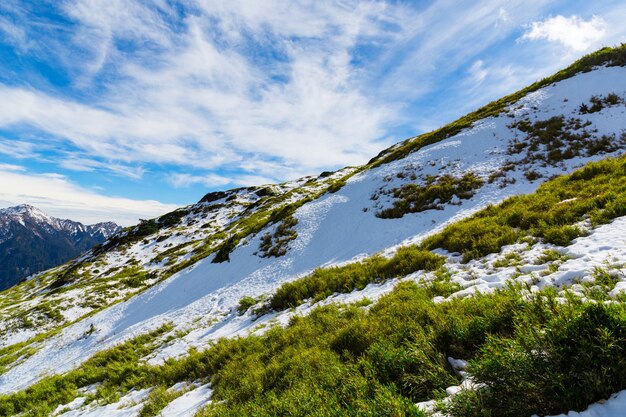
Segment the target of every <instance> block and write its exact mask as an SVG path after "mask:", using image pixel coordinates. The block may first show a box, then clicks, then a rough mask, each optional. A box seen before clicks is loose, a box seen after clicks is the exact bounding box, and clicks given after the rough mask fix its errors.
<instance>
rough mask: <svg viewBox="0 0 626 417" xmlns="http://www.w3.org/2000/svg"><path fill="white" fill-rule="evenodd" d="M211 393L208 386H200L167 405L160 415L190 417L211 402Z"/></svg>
mask: <svg viewBox="0 0 626 417" xmlns="http://www.w3.org/2000/svg"><path fill="white" fill-rule="evenodd" d="M211 393H212V391H211V388H210V387H209V384H205V385H201V386H199V387H198V388H196V389H194V390H192V391H188V392H186V393H184V394H183V395H181V396H180V397H178V398H176V399H175V400H174V401H172V402H171V403H169V405H168V406H167V407H165V408H164V409H163V410H162V411H161V414H160V415H161V416H162V417H188V416H189V417H191V416H193V415H194V414H195V413H196V412H197V411H198V410H199V409H200V408H201V407H202V406H204V405H206V404H207V403H208V402H209V401H210V400H211Z"/></svg>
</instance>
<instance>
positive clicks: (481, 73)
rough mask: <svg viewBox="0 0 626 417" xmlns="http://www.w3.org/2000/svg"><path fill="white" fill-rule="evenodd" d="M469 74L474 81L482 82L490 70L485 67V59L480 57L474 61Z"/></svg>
mask: <svg viewBox="0 0 626 417" xmlns="http://www.w3.org/2000/svg"><path fill="white" fill-rule="evenodd" d="M469 74H470V77H471V79H472V81H473V82H474V83H476V84H480V83H482V82H483V81H484V79H485V78H487V75H489V71H488V70H487V69H486V68H485V63H484V62H483V60H482V59H479V60H478V61H474V63H473V64H472V66H471V67H470V68H469Z"/></svg>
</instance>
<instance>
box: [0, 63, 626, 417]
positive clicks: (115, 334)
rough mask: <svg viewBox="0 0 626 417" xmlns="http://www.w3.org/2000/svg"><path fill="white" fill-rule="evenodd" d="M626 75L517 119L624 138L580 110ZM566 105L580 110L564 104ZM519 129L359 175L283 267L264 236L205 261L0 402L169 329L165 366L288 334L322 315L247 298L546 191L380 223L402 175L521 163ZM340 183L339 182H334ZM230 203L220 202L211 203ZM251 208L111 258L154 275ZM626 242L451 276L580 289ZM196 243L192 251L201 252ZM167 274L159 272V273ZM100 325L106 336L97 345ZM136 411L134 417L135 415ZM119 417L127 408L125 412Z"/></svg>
mask: <svg viewBox="0 0 626 417" xmlns="http://www.w3.org/2000/svg"><path fill="white" fill-rule="evenodd" d="M625 74H626V69H625V68H621V67H612V68H600V69H597V70H596V71H592V72H588V73H585V74H580V75H578V76H576V77H574V78H572V79H569V80H565V81H562V82H560V83H557V84H556V85H553V86H549V87H546V88H544V89H541V90H540V91H537V92H535V93H532V94H529V95H528V96H527V97H525V98H524V99H522V100H521V101H520V102H519V103H516V104H514V105H512V106H511V108H512V109H515V110H514V111H513V112H514V113H515V115H516V118H521V117H529V118H531V120H545V119H547V118H550V117H552V116H554V115H560V114H566V115H569V116H572V117H580V118H583V119H587V120H590V121H591V122H592V123H593V124H594V127H595V128H597V129H598V131H599V133H598V134H603V133H607V134H608V133H618V134H619V133H621V131H622V129H623V120H624V116H623V113H624V107H623V106H621V107H611V108H605V109H603V110H602V111H600V112H598V113H594V114H590V115H584V116H583V115H579V114H578V112H577V111H578V106H579V105H580V103H582V102H587V101H588V100H589V98H590V96H591V95H592V94H594V95H606V94H608V93H611V92H617V93H618V94H621V95H622V96H623V95H626V76H625ZM581 86H582V87H581ZM565 98H567V99H568V100H567V101H564V99H565ZM535 107H536V108H537V110H535V109H534V108H535ZM514 120H517V119H512V118H510V117H506V116H501V117H492V118H489V119H486V120H483V121H480V122H478V123H476V124H474V126H472V128H471V129H467V130H465V131H463V132H461V133H460V134H458V135H456V136H454V137H451V138H448V139H446V140H444V141H442V142H440V143H437V144H434V145H431V146H427V147H425V148H423V149H422V150H420V151H418V152H414V153H412V154H410V155H408V156H407V157H406V158H404V159H402V160H399V161H394V162H391V163H389V164H385V165H382V166H380V167H378V168H375V169H372V170H367V171H364V172H361V173H359V174H356V175H355V176H353V177H352V178H350V179H349V180H348V182H347V184H346V185H345V186H344V187H343V188H342V189H341V190H339V191H338V192H336V193H329V194H325V195H323V196H321V197H320V198H318V199H316V200H314V201H312V202H309V203H306V204H304V205H303V206H302V207H300V208H299V209H298V210H296V212H295V214H294V217H296V219H297V220H298V224H297V225H296V227H295V229H296V231H297V233H298V238H297V239H296V240H294V241H292V242H291V243H290V249H289V251H288V252H287V254H286V255H285V256H283V257H280V258H260V257H258V256H256V255H255V254H254V253H255V252H256V251H257V250H258V247H259V243H260V236H261V235H262V234H263V232H262V233H259V234H258V235H257V236H250V237H248V238H247V239H246V242H245V243H244V244H241V245H240V246H239V247H237V248H236V250H234V251H233V253H232V254H231V256H230V258H231V260H230V262H225V263H220V264H214V263H212V262H211V260H212V257H209V258H207V259H204V260H201V261H199V262H197V263H196V264H194V265H192V266H191V267H189V268H186V269H184V270H182V271H180V272H178V273H176V274H174V275H172V276H171V277H169V278H168V279H166V280H164V281H162V282H160V283H159V284H156V285H155V286H154V287H152V288H150V289H148V290H146V291H144V292H143V293H141V294H138V295H136V296H134V297H132V298H130V299H128V300H126V301H124V302H121V303H119V304H116V305H113V306H111V307H109V308H107V309H104V310H102V311H100V312H97V313H96V314H94V315H93V316H91V317H89V318H87V319H83V320H81V321H79V322H77V323H74V324H72V325H70V326H68V327H66V328H64V329H63V330H62V331H61V332H60V334H58V335H55V336H53V337H51V338H50V339H49V340H47V341H46V343H45V345H43V346H42V347H41V349H40V350H39V351H37V352H36V353H35V354H34V355H32V356H31V357H29V358H27V359H26V360H25V361H24V362H23V363H21V364H19V365H18V366H15V367H13V368H12V369H10V370H8V371H7V372H6V373H5V374H3V375H1V376H0V393H8V392H13V391H16V390H20V389H23V388H26V387H27V386H29V385H31V384H32V383H34V382H36V381H37V380H38V379H40V378H41V377H42V376H44V375H48V374H50V373H55V372H65V371H68V370H70V369H72V368H74V367H76V366H78V365H79V364H80V363H82V362H83V361H85V360H87V359H88V358H89V357H91V356H92V355H93V354H94V353H96V352H98V351H100V350H103V349H107V348H110V347H112V346H114V345H116V344H118V343H121V342H122V341H124V340H128V339H130V338H133V337H135V336H137V335H139V334H143V333H145V332H148V331H150V330H153V329H156V328H158V327H160V326H161V325H162V324H163V323H172V324H174V326H175V330H174V331H176V330H181V331H184V332H185V333H186V335H185V336H183V337H181V338H178V339H177V340H175V341H173V342H172V343H169V344H167V345H165V346H163V347H162V348H161V349H158V350H157V351H156V352H154V353H153V354H152V355H151V356H150V357H149V362H150V363H160V362H161V361H163V360H165V359H167V358H169V357H175V356H180V355H184V354H185V353H186V352H187V350H188V349H189V347H192V346H195V347H206V346H207V345H209V344H210V343H211V342H212V341H214V340H216V339H217V338H220V337H233V336H236V335H241V334H246V333H249V332H253V331H256V332H262V331H263V329H264V328H267V327H268V326H271V325H274V324H284V323H286V322H287V321H288V318H289V317H290V316H291V315H293V314H307V312H308V311H310V309H311V308H314V305H312V304H305V305H303V306H300V307H298V308H297V309H295V311H292V312H281V313H274V314H270V315H266V316H264V317H261V318H259V319H258V320H253V318H252V316H251V315H249V314H244V315H242V316H239V315H238V314H237V313H236V311H235V310H236V306H237V304H238V302H239V300H240V299H241V298H242V297H243V296H246V295H250V296H259V295H262V294H269V293H271V292H273V291H274V290H275V289H276V288H277V287H278V286H280V285H281V284H282V283H284V282H286V281H289V280H293V279H296V278H297V277H300V276H303V275H305V274H307V273H309V272H310V271H311V270H313V269H314V268H316V267H320V266H327V265H336V264H341V263H345V262H348V261H351V260H355V259H360V258H362V257H364V256H369V255H371V254H374V253H377V252H383V253H386V254H389V253H392V252H393V250H394V249H395V248H397V247H398V246H399V245H405V244H409V243H414V242H419V241H420V240H421V239H423V238H424V237H426V236H428V235H429V234H431V233H434V232H436V231H438V230H440V229H442V228H443V227H445V225H447V224H449V223H451V222H454V221H456V220H459V219H461V218H464V217H466V216H468V215H470V214H472V213H474V212H476V211H477V210H479V209H481V208H483V207H485V206H486V205H488V204H494V203H498V202H500V201H502V200H503V199H505V198H506V197H508V196H511V195H515V194H520V193H529V192H532V191H534V190H535V189H536V188H537V187H538V186H539V184H540V182H539V181H535V182H530V181H528V180H527V179H526V178H525V177H524V176H523V173H522V172H521V171H519V170H518V171H513V172H510V173H509V174H510V176H511V177H512V178H515V183H513V184H508V185H507V186H506V187H500V186H499V184H497V183H493V184H485V185H484V186H483V187H482V188H481V189H480V190H478V192H477V193H476V195H475V196H474V197H473V198H471V199H469V200H461V201H459V202H458V205H457V204H449V205H446V206H445V207H444V209H443V210H428V211H424V212H421V213H412V214H407V215H405V216H404V217H403V218H400V219H380V218H378V217H376V216H375V212H376V211H377V210H378V209H380V208H384V207H387V206H388V205H389V204H391V202H392V199H391V198H390V197H389V195H388V194H385V193H384V191H389V190H391V189H393V188H395V187H399V186H402V185H403V184H405V183H407V182H411V181H412V180H410V179H409V178H406V177H409V175H407V176H406V177H405V178H400V177H398V176H397V174H398V173H400V172H402V173H408V174H411V173H414V174H416V176H417V177H418V178H423V177H425V176H427V175H440V174H442V173H452V174H459V173H464V172H467V171H473V172H474V173H476V174H477V175H479V176H481V177H483V178H486V177H488V176H489V175H490V174H491V173H493V172H494V171H496V170H498V169H499V168H500V167H501V166H502V164H503V163H505V162H506V161H507V159H509V158H510V156H508V155H507V154H506V152H505V151H506V148H507V145H508V143H509V141H510V140H511V139H513V138H514V137H515V136H516V135H518V134H519V132H518V131H517V130H516V129H511V128H510V127H509V125H510V124H511V123H512V122H513V121H514ZM604 157H606V155H597V156H594V157H589V158H582V157H581V158H575V159H572V160H569V161H565V162H564V166H563V167H561V166H559V167H550V166H547V167H542V166H540V165H537V166H534V167H533V169H535V170H537V171H539V172H541V173H542V174H543V176H544V177H550V176H551V175H554V174H561V173H563V172H566V171H571V170H572V169H573V168H575V167H578V166H581V165H582V164H584V163H586V162H588V161H591V160H598V159H601V158H604ZM340 175H341V174H340V173H338V174H335V175H334V176H333V177H330V178H334V177H340ZM302 183H303V181H300V182H293V183H289V184H287V185H283V188H282V190H283V191H284V192H286V191H287V190H289V189H290V187H291V189H293V188H295V187H296V186H298V185H302ZM373 194H377V195H378V199H377V200H376V201H373V200H372V199H371V196H372V195H373ZM237 198H241V199H242V201H243V200H246V199H251V198H252V197H251V196H250V194H245V193H241V194H240V195H238V197H237ZM292 198H294V199H295V198H301V196H300V197H295V196H294V197H292ZM250 201H252V200H250ZM218 203H220V201H216V202H212V203H211V204H218ZM245 207H246V206H244V205H238V204H234V203H233V204H232V205H229V206H227V207H226V206H225V207H223V208H221V209H219V210H217V211H214V212H211V213H210V214H209V216H211V217H210V218H204V217H202V216H203V215H192V214H190V215H188V216H186V217H185V218H184V219H183V222H184V223H185V224H188V223H190V222H192V221H196V220H197V222H196V223H194V225H193V226H185V227H184V228H181V229H177V232H176V233H173V232H172V233H171V235H170V236H167V237H166V238H165V239H164V240H163V241H162V242H157V241H156V236H153V237H151V238H150V239H149V241H148V242H147V243H143V242H139V243H137V244H135V245H133V246H132V247H131V248H129V249H128V250H127V252H126V253H121V252H114V253H111V254H109V255H107V257H106V258H105V262H106V263H107V268H111V267H115V266H123V265H125V264H126V263H127V261H128V260H129V259H137V260H139V261H140V263H141V264H142V265H144V264H149V263H150V261H151V260H152V259H153V258H154V256H155V254H157V253H160V252H162V251H163V250H166V249H167V248H169V247H173V246H177V245H180V244H185V243H193V244H195V243H194V242H200V241H201V239H202V238H203V236H207V235H208V234H209V232H208V231H205V229H202V225H204V224H206V223H208V222H214V223H215V227H213V228H211V230H212V232H215V230H221V229H223V227H224V226H225V225H226V224H229V223H230V222H232V221H233V219H234V218H236V217H237V216H239V215H241V214H242V213H243V212H244V209H245ZM200 220H202V221H200ZM271 227H276V226H271ZM625 231H626V218H621V219H617V220H615V221H614V222H613V223H612V224H611V225H606V226H601V227H599V228H598V229H596V230H594V231H592V233H591V234H590V235H589V236H586V237H582V238H579V239H577V240H576V242H575V243H574V244H573V245H572V246H570V247H569V248H568V249H567V255H568V256H570V257H571V258H572V259H569V260H567V261H565V262H563V263H562V264H561V265H560V266H559V268H558V270H557V271H556V272H551V273H546V274H545V275H544V276H540V275H541V274H542V273H545V272H546V271H547V269H548V266H547V265H540V266H537V265H534V261H535V260H536V258H537V257H538V256H539V255H540V254H541V253H542V252H543V251H544V250H545V249H548V248H552V247H551V246H549V245H541V244H538V245H535V246H534V247H533V248H530V250H528V251H526V249H527V248H524V250H525V251H526V252H527V253H526V255H525V256H526V258H524V259H522V262H521V265H519V271H521V273H522V276H517V275H519V274H518V273H517V270H516V268H515V267H503V268H496V267H493V265H492V264H493V262H494V261H495V260H496V259H498V257H499V256H502V254H504V253H505V252H507V251H514V250H519V249H521V248H520V247H519V246H515V245H513V246H512V247H508V248H505V249H504V251H503V253H502V254H495V255H493V256H490V257H487V259H486V261H487V263H486V264H482V263H480V262H478V261H473V262H470V263H469V264H467V265H462V264H460V263H459V262H458V257H455V256H454V255H453V254H446V256H448V263H447V267H449V269H450V270H451V272H452V273H453V280H454V282H457V283H459V284H460V285H461V286H462V287H463V289H462V290H461V291H459V292H458V293H456V294H454V295H453V296H456V297H459V296H467V295H471V294H473V293H475V292H489V291H493V290H494V289H496V288H501V287H502V286H503V285H505V284H506V282H507V281H509V280H511V279H518V280H526V282H529V283H531V284H532V285H534V286H535V287H536V288H540V287H542V286H545V285H562V284H565V283H573V282H574V281H575V280H577V279H581V278H584V277H586V276H589V275H590V274H592V273H593V269H594V268H595V267H597V266H598V267H602V266H606V264H607V262H608V263H612V262H613V261H612V260H613V259H618V260H619V259H621V260H624V259H626V241H625V238H624V236H626V233H625ZM196 234H197V236H196ZM193 244H192V245H190V246H189V251H190V250H191V249H192V248H193ZM189 251H188V252H189ZM185 256H187V257H188V256H189V255H183V256H182V257H181V259H185ZM613 263H614V262H613ZM157 265H158V264H156V263H154V264H152V268H156V267H157ZM548 272H549V271H548ZM425 277H426V278H427V276H426V275H424V274H414V275H412V276H409V277H406V278H405V279H412V280H416V281H417V280H420V279H424V278H425ZM396 282H397V281H390V282H387V283H383V284H372V285H369V286H367V287H366V288H365V289H364V290H363V291H359V292H353V293H350V294H338V295H336V296H334V297H331V298H329V299H328V300H324V301H323V302H322V303H329V302H351V301H356V300H358V299H362V298H364V297H367V298H370V299H376V298H378V297H380V296H381V295H383V294H385V293H388V292H389V291H391V290H392V289H393V287H394V285H395V283H396ZM624 290H626V284H623V283H622V282H620V283H618V285H617V286H616V288H615V289H614V291H616V292H618V291H624ZM438 301H442V302H443V301H444V300H438ZM316 305H320V303H318V304H316ZM83 313H84V311H82V310H78V309H69V310H67V311H66V314H68V316H69V317H71V318H78V316H80V315H81V314H83ZM91 324H93V325H94V326H95V328H96V330H97V331H95V332H93V334H91V335H89V336H85V335H86V333H87V330H88V329H89V327H90V326H91ZM8 340H11V341H10V342H7V343H13V342H14V339H10V338H8ZM203 389H205V390H206V391H202V390H201V387H199V388H197V389H195V390H193V391H190V392H188V393H187V394H185V395H183V396H182V397H180V398H185V400H182V399H181V400H180V401H179V402H178V403H177V402H176V401H175V402H173V403H172V404H171V405H172V406H179V407H185V406H187V405H188V404H192V405H193V404H196V402H194V401H196V400H197V401H200V397H202V398H203V399H204V400H206V398H208V397H209V396H210V390H209V388H208V387H205V388H203ZM453 390H454V389H453ZM194 392H195V394H193V393H194ZM196 396H197V397H196ZM176 404H178V405H176ZM190 407H191V405H190ZM198 407H199V406H198ZM131 408H132V407H126V408H122V410H126V411H124V412H127V411H128V410H130V409H131ZM118 409H119V407H118V408H116V410H118ZM190 409H191V408H190ZM94 412H95V411H94ZM111 412H113V411H111ZM120 412H121V411H120ZM105 414H106V413H105ZM68 415H72V416H73V415H90V414H68ZM93 415H96V414H93ZM120 415H131V414H120Z"/></svg>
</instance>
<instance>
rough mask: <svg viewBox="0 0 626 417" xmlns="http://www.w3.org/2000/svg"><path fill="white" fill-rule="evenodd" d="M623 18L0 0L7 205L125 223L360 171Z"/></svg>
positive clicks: (275, 4)
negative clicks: (221, 197) (208, 199)
mask: <svg viewBox="0 0 626 417" xmlns="http://www.w3.org/2000/svg"><path fill="white" fill-rule="evenodd" d="M624 21H626V3H624V2H623V0H614V1H609V0H607V1H603V0H598V1H588V0H586V1H578V0H562V1H545V0H534V1H532V2H529V1H522V0H519V1H518V0H506V1H495V0H484V1H460V0H446V1H444V0H436V1H419V0H417V1H397V0H390V1H378V0H368V1H354V0H337V1H331V0H328V1H324V0H319V1H314V0H311V1H296V0H264V1H257V0H227V1H226V0H224V1H219V0H188V1H176V0H142V1H139V0H54V1H52V0H50V1H46V0H35V1H30V0H29V1H17V0H2V2H0V207H6V206H11V205H16V204H23V203H28V204H33V205H35V206H37V207H39V208H41V209H43V210H44V211H46V212H48V213H49V214H51V215H54V216H57V217H62V218H71V219H74V220H79V221H82V222H85V223H95V222H98V221H105V220H113V221H116V222H118V223H119V224H121V225H131V224H134V223H136V222H137V221H138V219H140V218H152V217H155V216H158V215H160V214H163V213H166V212H168V211H171V210H173V209H175V208H176V207H179V206H182V205H187V204H191V203H194V202H196V201H198V200H199V199H200V198H201V197H202V196H203V195H204V194H205V193H207V192H209V191H214V190H223V189H229V188H234V187H241V186H250V185H261V184H266V183H275V182H283V181H288V180H292V179H296V178H299V177H302V176H306V175H317V174H319V173H320V172H322V171H325V170H334V169H338V168H342V167H344V166H348V165H358V164H362V163H365V162H367V161H368V160H369V159H370V158H372V157H373V156H375V155H376V154H378V153H379V152H380V151H381V150H383V149H385V148H386V147H388V146H390V145H392V144H394V143H396V142H398V141H400V140H403V139H405V138H408V137H411V136H415V135H417V134H420V133H424V132H427V131H429V130H432V129H435V128H437V127H439V126H441V125H443V124H445V123H447V122H450V121H453V120H455V119H456V118H458V117H460V116H463V115H464V114H466V113H468V112H469V111H472V110H474V109H476V108H478V107H480V106H481V105H484V104H486V103H488V102H490V101H492V100H494V99H497V98H499V97H501V96H503V95H505V94H509V93H512V92H514V91H516V90H518V89H520V88H523V87H524V86H526V85H528V84H530V83H532V82H534V81H537V80H539V79H541V78H543V77H545V76H548V75H550V74H552V73H554V72H556V71H557V70H558V69H560V68H563V67H566V66H567V65H569V64H570V63H571V62H572V61H574V60H575V59H577V58H579V57H581V56H583V55H585V54H586V53H589V52H592V51H594V50H596V49H599V48H600V47H602V46H614V45H618V44H620V43H621V42H626V25H624V24H623V22H624Z"/></svg>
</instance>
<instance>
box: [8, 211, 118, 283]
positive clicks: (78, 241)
mask: <svg viewBox="0 0 626 417" xmlns="http://www.w3.org/2000/svg"><path fill="white" fill-rule="evenodd" d="M119 230H121V227H120V226H118V225H117V224H115V223H113V222H104V223H97V224H92V225H84V224H82V223H79V222H76V221H72V220H66V219H57V218H55V217H51V216H49V215H47V214H46V213H44V212H43V211H41V210H40V209H38V208H36V207H33V206H30V205H26V204H23V205H19V206H15V207H9V208H5V209H0V290H4V289H6V288H9V287H11V286H13V285H15V284H17V283H18V282H20V281H21V280H22V279H24V278H26V277H27V276H29V275H31V274H34V273H36V272H39V271H43V270H46V269H48V268H51V267H54V266H57V265H60V264H62V263H64V262H66V261H68V260H70V259H72V258H74V257H76V256H78V255H79V254H81V253H82V252H84V251H86V250H88V249H90V248H92V247H93V246H94V245H96V244H98V243H102V242H104V241H105V240H107V239H108V238H109V237H110V236H112V235H113V234H115V233H116V232H118V231H119Z"/></svg>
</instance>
